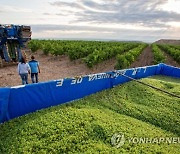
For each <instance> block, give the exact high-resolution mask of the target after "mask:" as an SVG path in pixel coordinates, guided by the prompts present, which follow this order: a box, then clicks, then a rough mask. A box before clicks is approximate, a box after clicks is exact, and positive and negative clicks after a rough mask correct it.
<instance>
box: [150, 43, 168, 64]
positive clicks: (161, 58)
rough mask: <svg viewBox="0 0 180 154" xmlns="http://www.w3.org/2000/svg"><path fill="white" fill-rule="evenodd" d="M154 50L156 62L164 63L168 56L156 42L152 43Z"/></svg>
mask: <svg viewBox="0 0 180 154" xmlns="http://www.w3.org/2000/svg"><path fill="white" fill-rule="evenodd" d="M152 51H153V54H154V64H159V63H164V62H165V60H166V58H165V56H164V54H163V52H162V51H161V49H159V47H158V46H157V45H156V44H152Z"/></svg>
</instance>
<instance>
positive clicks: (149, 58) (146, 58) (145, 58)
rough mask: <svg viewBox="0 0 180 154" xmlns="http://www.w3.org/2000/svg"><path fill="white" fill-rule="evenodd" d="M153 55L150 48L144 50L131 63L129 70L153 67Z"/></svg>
mask: <svg viewBox="0 0 180 154" xmlns="http://www.w3.org/2000/svg"><path fill="white" fill-rule="evenodd" d="M153 59H154V57H153V53H152V49H151V47H150V46H148V47H147V48H145V49H144V51H143V52H142V54H141V55H140V56H139V57H138V58H137V60H136V61H135V62H133V63H132V64H131V65H130V67H129V68H132V67H140V66H149V65H153Z"/></svg>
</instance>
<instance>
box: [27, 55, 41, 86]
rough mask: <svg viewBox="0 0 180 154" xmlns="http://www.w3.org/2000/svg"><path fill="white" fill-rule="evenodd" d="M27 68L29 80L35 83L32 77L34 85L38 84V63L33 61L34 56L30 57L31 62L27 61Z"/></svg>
mask: <svg viewBox="0 0 180 154" xmlns="http://www.w3.org/2000/svg"><path fill="white" fill-rule="evenodd" d="M29 66H30V68H31V80H32V83H35V80H34V77H35V78H36V83H38V73H40V68H39V62H38V61H36V60H35V57H34V56H31V61H29Z"/></svg>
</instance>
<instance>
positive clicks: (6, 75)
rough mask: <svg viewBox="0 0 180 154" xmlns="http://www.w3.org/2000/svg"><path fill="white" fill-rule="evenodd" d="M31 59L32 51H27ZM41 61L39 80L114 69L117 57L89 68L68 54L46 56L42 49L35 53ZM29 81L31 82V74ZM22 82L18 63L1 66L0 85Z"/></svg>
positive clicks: (15, 84) (14, 84)
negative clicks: (70, 58) (18, 71)
mask: <svg viewBox="0 0 180 154" xmlns="http://www.w3.org/2000/svg"><path fill="white" fill-rule="evenodd" d="M26 54H27V57H28V58H29V59H30V57H31V53H30V52H26ZM33 55H34V56H35V58H36V59H37V60H38V61H39V62H40V68H41V73H40V74H39V81H40V82H44V81H49V80H56V79H60V78H66V77H74V76H81V75H87V74H92V73H100V72H107V71H111V70H114V66H115V64H116V59H115V58H114V59H110V60H107V61H105V62H103V63H101V64H98V65H97V66H95V67H94V68H93V69H89V68H88V67H87V66H86V65H85V64H84V63H83V62H81V60H76V61H70V60H69V58H68V57H67V56H58V57H54V56H45V55H43V54H42V52H41V51H39V52H38V53H35V54H33ZM29 83H31V80H30V76H29ZM20 84H21V79H20V76H19V75H18V73H17V64H16V65H13V66H8V67H4V68H0V87H6V86H17V85H20Z"/></svg>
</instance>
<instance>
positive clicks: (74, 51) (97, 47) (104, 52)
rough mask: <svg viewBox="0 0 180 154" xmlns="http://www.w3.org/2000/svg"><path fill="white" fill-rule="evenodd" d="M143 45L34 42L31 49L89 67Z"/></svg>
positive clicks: (31, 43)
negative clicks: (76, 61)
mask: <svg viewBox="0 0 180 154" xmlns="http://www.w3.org/2000/svg"><path fill="white" fill-rule="evenodd" d="M140 44H141V43H135V42H101V41H60V40H32V41H31V42H30V43H29V48H31V50H32V51H36V50H37V49H41V50H43V53H44V54H45V55H48V54H53V55H55V56H58V55H63V54H66V55H68V56H69V59H70V60H76V59H82V60H83V61H84V62H85V63H86V64H87V66H88V67H93V66H94V65H96V64H98V63H101V62H103V61H105V60H108V59H110V58H113V57H115V56H117V54H123V53H124V52H127V51H129V50H131V49H133V48H136V47H137V46H139V45H140ZM134 58H135V56H134V57H133V55H127V59H128V60H130V63H131V61H134V60H135V59H134Z"/></svg>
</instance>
